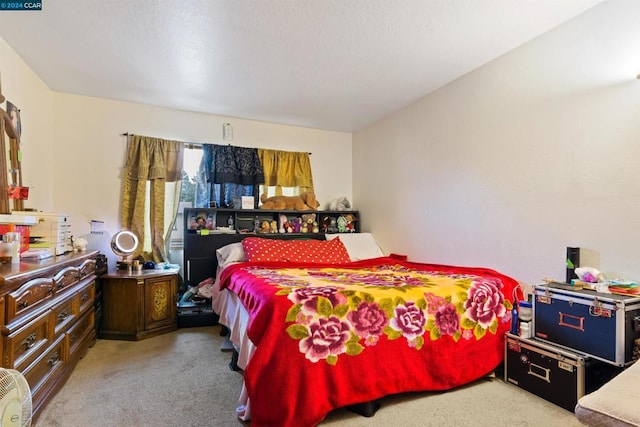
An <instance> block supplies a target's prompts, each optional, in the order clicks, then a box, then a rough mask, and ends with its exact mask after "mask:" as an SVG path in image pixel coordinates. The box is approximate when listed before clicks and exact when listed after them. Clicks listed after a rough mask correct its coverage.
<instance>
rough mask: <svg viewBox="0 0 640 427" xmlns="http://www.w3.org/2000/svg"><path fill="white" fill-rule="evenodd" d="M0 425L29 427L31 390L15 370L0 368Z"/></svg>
mask: <svg viewBox="0 0 640 427" xmlns="http://www.w3.org/2000/svg"><path fill="white" fill-rule="evenodd" d="M0 415H1V418H0V425H1V426H2V427H5V426H6V427H28V426H30V425H31V416H32V407H31V389H30V388H29V384H28V383H27V380H26V379H25V377H24V375H22V374H21V373H20V372H18V371H16V370H15V369H4V368H0Z"/></svg>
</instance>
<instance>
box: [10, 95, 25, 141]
mask: <svg viewBox="0 0 640 427" xmlns="http://www.w3.org/2000/svg"><path fill="white" fill-rule="evenodd" d="M7 114H9V117H11V124H12V125H13V128H14V129H15V130H16V133H17V134H18V136H20V135H22V123H21V122H20V109H19V108H18V107H16V106H15V104H13V103H11V102H9V101H7Z"/></svg>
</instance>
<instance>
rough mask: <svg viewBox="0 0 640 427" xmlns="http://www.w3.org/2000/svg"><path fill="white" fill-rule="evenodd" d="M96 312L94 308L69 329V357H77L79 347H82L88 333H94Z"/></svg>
mask: <svg viewBox="0 0 640 427" xmlns="http://www.w3.org/2000/svg"><path fill="white" fill-rule="evenodd" d="M94 325H95V313H94V311H93V310H91V311H89V312H87V313H86V314H85V315H83V316H82V317H81V318H80V320H78V321H77V322H76V323H75V324H74V325H73V326H72V327H71V328H69V331H68V332H67V333H66V335H67V338H66V339H67V348H68V349H69V358H70V359H73V358H74V357H75V354H76V352H77V351H78V348H79V347H81V345H82V343H83V342H84V340H85V338H86V337H87V335H88V334H90V333H94Z"/></svg>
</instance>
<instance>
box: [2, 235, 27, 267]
mask: <svg viewBox="0 0 640 427" xmlns="http://www.w3.org/2000/svg"><path fill="white" fill-rule="evenodd" d="M2 240H3V241H4V242H5V243H9V244H11V264H20V243H21V240H22V239H21V235H20V233H19V232H17V231H8V232H6V233H4V237H3V238H2Z"/></svg>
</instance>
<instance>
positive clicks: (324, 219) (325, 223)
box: [322, 216, 331, 233]
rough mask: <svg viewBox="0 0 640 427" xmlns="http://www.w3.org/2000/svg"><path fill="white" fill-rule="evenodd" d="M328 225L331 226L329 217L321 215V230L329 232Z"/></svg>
mask: <svg viewBox="0 0 640 427" xmlns="http://www.w3.org/2000/svg"><path fill="white" fill-rule="evenodd" d="M329 227H331V217H330V216H323V217H322V232H323V233H329Z"/></svg>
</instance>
